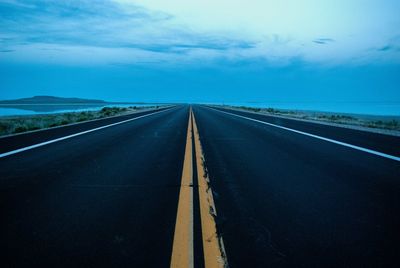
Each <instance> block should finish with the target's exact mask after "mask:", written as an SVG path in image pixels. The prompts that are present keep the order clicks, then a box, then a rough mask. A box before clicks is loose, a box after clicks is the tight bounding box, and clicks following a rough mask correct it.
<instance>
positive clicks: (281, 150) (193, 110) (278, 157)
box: [0, 105, 400, 267]
mask: <svg viewBox="0 0 400 268" xmlns="http://www.w3.org/2000/svg"><path fill="white" fill-rule="evenodd" d="M399 211H400V138H399V137H394V136H388V135H381V134H372V133H368V132H362V131H357V130H351V129H344V128H338V127H332V126H326V125H321V124H314V123H307V122H300V121H296V120H290V119H282V118H277V117H270V116H264V115H258V114H254V113H248V112H243V111H235V110H229V109H224V108H215V107H208V106H202V105H194V106H192V107H191V106H189V105H179V106H174V107H168V108H163V109H160V110H155V111H146V112H142V113H137V114H132V115H126V116H121V117H114V118H109V119H104V120H98V121H93V122H87V123H82V124H77V125H72V126H65V127H61V128H56V129H49V130H44V131H37V132H33V133H26V134H22V135H16V136H11V137H4V138H0V213H1V223H0V239H1V246H0V247H1V248H0V252H1V255H2V258H1V262H2V264H3V265H2V267H126V266H131V267H223V266H229V267H399V266H400V259H399V256H398V253H399V242H400V232H399V226H400V213H399Z"/></svg>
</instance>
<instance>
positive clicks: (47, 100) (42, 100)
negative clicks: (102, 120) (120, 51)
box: [0, 96, 107, 105]
mask: <svg viewBox="0 0 400 268" xmlns="http://www.w3.org/2000/svg"><path fill="white" fill-rule="evenodd" d="M83 103H90V104H92V103H93V104H97V103H98V104H102V103H107V102H105V101H103V100H91V99H79V98H62V97H54V96H34V97H32V98H22V99H16V100H3V101H0V105H2V104H31V105H32V104H33V105H34V104H83Z"/></svg>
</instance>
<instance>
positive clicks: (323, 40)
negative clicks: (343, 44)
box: [313, 38, 335, 45]
mask: <svg viewBox="0 0 400 268" xmlns="http://www.w3.org/2000/svg"><path fill="white" fill-rule="evenodd" d="M313 42H314V43H317V44H320V45H325V44H328V43H332V42H335V40H334V39H332V38H317V39H314V40H313Z"/></svg>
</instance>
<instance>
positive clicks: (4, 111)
mask: <svg viewBox="0 0 400 268" xmlns="http://www.w3.org/2000/svg"><path fill="white" fill-rule="evenodd" d="M154 105H155V104H154ZM131 106H136V107H146V106H153V104H100V105H99V104H77V105H75V104H71V105H65V104H62V105H53V104H49V105H42V104H40V105H0V116H15V115H35V114H54V113H67V112H82V111H96V110H101V109H102V108H104V107H131Z"/></svg>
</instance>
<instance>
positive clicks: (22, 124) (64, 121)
mask: <svg viewBox="0 0 400 268" xmlns="http://www.w3.org/2000/svg"><path fill="white" fill-rule="evenodd" d="M148 108H158V106H152V107H150V106H147V107H136V106H131V107H122V108H121V107H104V108H102V109H101V110H98V111H83V112H69V113H58V114H43V115H24V116H7V117H0V136H4V135H10V134H17V133H23V132H27V131H32V130H38V129H43V128H51V127H57V126H64V125H68V124H72V123H78V122H84V121H88V120H93V119H100V118H106V117H111V116H116V115H123V114H128V113H132V112H135V111H139V110H140V109H148Z"/></svg>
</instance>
